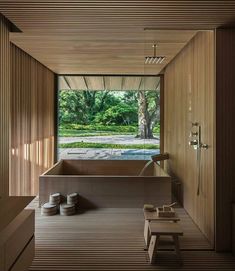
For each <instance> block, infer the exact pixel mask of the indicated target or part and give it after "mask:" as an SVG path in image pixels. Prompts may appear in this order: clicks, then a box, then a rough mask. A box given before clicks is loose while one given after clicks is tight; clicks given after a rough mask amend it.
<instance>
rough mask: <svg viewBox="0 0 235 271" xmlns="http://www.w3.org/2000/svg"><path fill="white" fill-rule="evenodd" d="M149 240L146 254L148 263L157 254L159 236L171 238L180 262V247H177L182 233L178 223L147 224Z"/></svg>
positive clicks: (151, 261) (153, 222)
mask: <svg viewBox="0 0 235 271" xmlns="http://www.w3.org/2000/svg"><path fill="white" fill-rule="evenodd" d="M149 228H150V234H151V240H150V244H149V248H148V254H149V259H150V263H153V262H154V260H155V257H156V254H157V249H158V242H159V239H160V236H161V235H169V236H172V239H173V242H174V247H175V252H176V255H177V257H178V259H179V260H180V261H181V255H180V247H179V236H180V235H183V231H182V229H181V227H180V225H179V224H178V223H171V222H160V223H158V222H155V221H152V222H150V223H149Z"/></svg>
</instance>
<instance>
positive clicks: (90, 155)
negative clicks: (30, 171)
mask: <svg viewBox="0 0 235 271" xmlns="http://www.w3.org/2000/svg"><path fill="white" fill-rule="evenodd" d="M157 153H159V150H136V149H95V148H93V149H92V148H86V149H85V148H84V149H79V148H66V149H59V159H110V160H150V159H151V156H152V155H154V154H157Z"/></svg>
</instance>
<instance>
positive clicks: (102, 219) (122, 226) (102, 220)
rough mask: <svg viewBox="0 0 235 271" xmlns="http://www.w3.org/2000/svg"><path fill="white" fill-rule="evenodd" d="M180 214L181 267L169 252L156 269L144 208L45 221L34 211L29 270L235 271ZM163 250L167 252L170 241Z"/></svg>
mask: <svg viewBox="0 0 235 271" xmlns="http://www.w3.org/2000/svg"><path fill="white" fill-rule="evenodd" d="M36 205H37V203H36ZM177 212H178V213H179V216H180V219H181V221H180V222H179V223H180V225H181V226H182V228H183V231H184V236H182V237H181V238H180V247H181V248H182V249H183V251H182V258H183V263H184V265H183V266H181V267H179V266H178V265H176V264H177V263H176V259H175V257H174V255H171V253H170V252H169V251H166V252H164V251H161V252H159V255H158V264H156V265H154V266H151V265H150V264H149V260H148V255H147V251H144V249H143V248H144V247H145V243H144V237H143V226H144V218H143V211H142V209H133V208H132V209H127V208H125V209H123V208H121V209H112V208H108V209H99V210H94V211H89V212H85V213H83V214H78V215H75V216H71V217H69V218H68V217H63V216H59V215H56V216H53V217H43V216H41V215H40V209H38V208H36V233H35V235H36V236H35V239H36V255H35V259H34V261H33V263H32V265H31V267H30V268H29V270H30V271H38V270H40V271H48V270H50V271H58V270H63V271H70V270H90V271H91V270H96V271H97V270H116V271H117V270H126V271H127V270H141V271H146V270H156V271H157V270H181V269H182V270H203V271H204V270H206V271H207V270H213V271H218V270H221V271H222V270H234V265H235V258H234V257H232V256H231V255H230V254H222V253H220V254H217V253H215V252H214V251H210V249H211V247H210V245H209V243H208V241H207V239H206V238H205V237H204V236H203V234H202V233H201V232H200V230H199V229H198V228H197V227H196V226H195V224H194V223H193V221H192V220H191V219H190V217H189V216H188V215H187V213H186V212H185V211H184V210H183V209H181V208H177ZM55 227H56V230H55ZM162 240H163V239H162ZM161 248H162V249H163V248H165V249H169V241H168V242H167V240H164V242H162V243H161ZM190 250H191V251H190Z"/></svg>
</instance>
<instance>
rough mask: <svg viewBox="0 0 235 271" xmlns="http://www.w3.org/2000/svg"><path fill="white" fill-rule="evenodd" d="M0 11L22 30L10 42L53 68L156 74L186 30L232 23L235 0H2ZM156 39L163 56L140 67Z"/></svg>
mask: <svg viewBox="0 0 235 271" xmlns="http://www.w3.org/2000/svg"><path fill="white" fill-rule="evenodd" d="M0 11H1V12H2V13H3V14H4V15H5V16H6V17H7V18H9V19H10V20H11V21H12V22H13V23H15V24H16V25H17V26H18V27H19V28H20V29H21V30H22V31H23V33H14V34H12V35H11V40H12V42H14V43H15V44H16V45H17V46H19V47H20V48H22V49H23V50H25V51H26V52H27V53H29V54H30V55H32V56H33V57H35V58H36V59H37V60H39V61H40V62H41V63H43V64H44V65H46V66H47V67H49V68H50V69H51V70H53V71H54V72H56V73H59V74H159V73H160V72H161V71H162V70H163V68H164V67H165V66H166V65H167V63H169V62H170V61H171V60H172V58H173V57H174V56H175V55H176V54H177V53H178V52H179V51H180V50H181V49H182V47H183V46H184V45H185V43H187V42H188V40H189V39H190V38H192V35H193V34H194V32H191V31H189V32H188V31H186V30H192V29H194V30H195V29H196V30H198V29H213V28H216V27H220V26H224V25H233V24H234V21H235V0H234V1H223V0H214V1H213V0H210V1H204V0H199V1H198V0H185V1H178V0H169V1H167V0H165V1H163V0H161V1H158V0H156V1H153V0H151V1H150V0H145V1H144V0H142V1H140V0H138V1H133V0H129V1H116V0H111V1H110V0H102V1H99V0H91V1H90V0H85V1H74V0H73V1H64V0H63V1H62V0H57V1H56V0H50V1H36V0H33V1H31V0H25V1H19V0H18V1H16V0H15V1H13V0H5V1H1V3H0ZM145 28H157V29H164V31H162V32H159V31H156V32H155V31H149V32H148V33H147V35H146V31H144V29H145ZM166 29H178V30H180V29H185V30H184V31H178V32H177V33H174V32H171V31H169V30H166ZM155 41H157V42H158V43H159V48H158V50H159V54H161V55H165V56H166V57H167V58H166V60H165V61H164V63H162V65H157V66H156V65H153V66H152V65H149V66H145V67H144V65H143V59H144V56H145V55H149V53H151V44H152V43H153V42H155Z"/></svg>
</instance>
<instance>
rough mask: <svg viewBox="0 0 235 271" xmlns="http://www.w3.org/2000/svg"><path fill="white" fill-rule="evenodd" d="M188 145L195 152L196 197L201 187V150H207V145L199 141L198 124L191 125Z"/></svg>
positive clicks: (199, 127) (199, 131)
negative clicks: (196, 172) (196, 168)
mask: <svg viewBox="0 0 235 271" xmlns="http://www.w3.org/2000/svg"><path fill="white" fill-rule="evenodd" d="M189 145H190V146H193V148H194V150H196V151H197V167H198V176H197V181H198V183H197V195H198V196H199V194H200V187H201V149H208V147H209V146H208V145H207V144H204V143H202V141H201V126H200V125H199V123H198V122H193V123H192V128H191V131H190V141H189Z"/></svg>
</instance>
